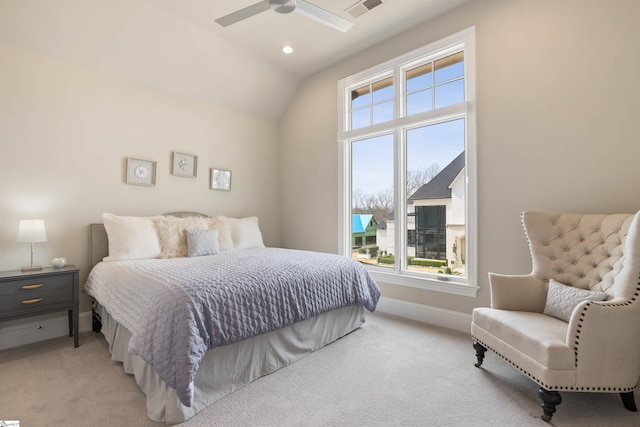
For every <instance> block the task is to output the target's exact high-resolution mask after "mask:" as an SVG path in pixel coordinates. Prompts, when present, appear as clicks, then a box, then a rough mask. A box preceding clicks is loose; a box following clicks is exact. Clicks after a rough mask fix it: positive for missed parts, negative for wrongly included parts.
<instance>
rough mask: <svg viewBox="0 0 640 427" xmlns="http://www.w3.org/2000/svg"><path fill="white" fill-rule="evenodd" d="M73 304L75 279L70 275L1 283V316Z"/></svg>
mask: <svg viewBox="0 0 640 427" xmlns="http://www.w3.org/2000/svg"><path fill="white" fill-rule="evenodd" d="M71 302H73V279H72V277H71V275H69V274H63V275H57V276H48V277H34V278H26V279H20V280H12V281H10V282H3V283H0V315H8V314H12V313H17V312H28V311H31V310H39V309H44V308H47V307H50V306H54V305H56V304H63V303H71Z"/></svg>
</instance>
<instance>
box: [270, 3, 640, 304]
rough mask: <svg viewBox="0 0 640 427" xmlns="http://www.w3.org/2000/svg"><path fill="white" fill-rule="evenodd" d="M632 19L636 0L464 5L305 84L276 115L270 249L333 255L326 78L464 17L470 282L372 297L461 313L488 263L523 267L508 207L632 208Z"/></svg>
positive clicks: (480, 300)
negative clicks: (472, 114) (277, 225)
mask: <svg viewBox="0 0 640 427" xmlns="http://www.w3.org/2000/svg"><path fill="white" fill-rule="evenodd" d="M639 17H640V2H638V1H636V0H615V1H607V2H605V1H602V0H589V1H583V0H537V1H531V0H513V1H507V0H485V1H483V0H477V1H474V2H471V3H470V4H467V5H465V6H462V7H461V8H459V9H457V10H454V11H453V12H451V13H448V14H446V15H444V16H442V17H439V18H437V19H435V20H434V21H433V22H428V23H425V24H424V25H422V26H420V27H419V28H415V29H413V30H411V31H409V32H407V33H405V34H403V35H401V36H399V37H396V38H394V39H392V40H390V41H387V42H385V43H382V44H380V45H378V46H376V47H375V48H373V49H369V50H367V51H365V52H362V53H361V54H360V55H357V56H355V57H353V58H352V59H350V60H348V61H345V62H343V63H341V64H339V65H337V66H334V67H330V68H328V69H326V70H325V71H323V72H321V73H318V74H316V75H315V76H313V77H312V78H309V79H308V80H307V81H305V82H304V84H303V85H302V86H301V87H300V89H299V90H298V92H297V94H296V96H295V98H294V99H293V101H292V103H291V104H290V106H289V109H288V110H287V112H286V114H285V117H284V119H283V121H282V130H281V132H282V139H281V148H280V159H281V162H282V163H281V164H282V173H281V176H280V180H281V205H280V208H281V214H282V216H281V218H282V219H281V224H282V227H281V241H282V244H283V245H284V246H288V247H293V248H304V249H315V250H323V251H333V252H335V251H337V247H338V244H337V243H338V242H337V230H338V223H337V218H338V200H337V195H338V152H337V146H336V133H337V112H336V111H337V100H336V99H337V81H338V80H339V79H341V78H344V77H346V76H348V75H350V74H353V73H356V72H359V71H361V70H364V69H366V68H368V67H370V66H373V65H376V64H378V63H380V62H383V61H385V60H388V59H391V58H394V57H396V56H398V55H401V54H403V53H405V52H407V51H410V50H412V49H415V48H418V47H420V46H423V45H426V44H428V43H430V42H432V41H435V40H438V39H440V38H442V37H444V36H447V35H450V34H453V33H455V32H457V31H459V30H462V29H465V28H467V27H470V26H474V25H475V26H476V44H477V119H478V126H477V130H478V192H479V195H478V225H479V245H478V252H479V253H478V256H479V281H478V284H479V286H481V289H480V291H479V292H478V295H477V298H468V297H461V296H453V295H447V294H442V293H437V292H428V291H422V290H419V289H413V288H406V287H401V286H393V285H388V284H381V287H382V289H383V295H384V296H388V297H393V298H398V299H403V300H408V301H412V302H416V303H420V304H425V305H430V306H437V307H441V308H445V309H449V310H454V311H460V312H470V311H471V309H472V308H473V307H475V306H481V305H487V304H488V303H489V291H488V287H487V279H486V276H487V272H488V271H496V272H502V273H527V272H528V271H530V258H529V255H528V250H527V246H526V241H525V239H524V236H523V234H522V230H521V225H520V221H519V213H520V212H521V211H523V210H549V211H565V212H635V211H637V210H640V192H638V191H636V190H635V189H634V188H635V186H636V184H637V183H638V182H640V168H639V167H638V165H637V163H638V159H640V144H639V143H638V126H637V123H638V113H639V112H640V109H639V108H638V100H639V99H640V84H639V83H638V76H640V55H638V52H639V51H640V42H639V41H640V26H638V25H637V22H638V18H639ZM319 224H323V226H322V227H321V226H319Z"/></svg>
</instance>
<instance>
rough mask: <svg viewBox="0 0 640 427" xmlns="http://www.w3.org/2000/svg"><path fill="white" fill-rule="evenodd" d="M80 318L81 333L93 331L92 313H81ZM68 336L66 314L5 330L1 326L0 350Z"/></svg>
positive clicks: (8, 327)
mask: <svg viewBox="0 0 640 427" xmlns="http://www.w3.org/2000/svg"><path fill="white" fill-rule="evenodd" d="M78 317H79V325H78V327H79V329H80V332H85V331H90V330H91V329H92V320H91V312H90V311H87V312H85V313H80V315H79V316H78ZM34 318H35V317H34ZM68 335H69V318H68V317H67V314H66V313H65V314H62V315H61V316H59V317H53V318H47V319H42V320H28V319H27V321H26V323H20V324H18V325H12V326H7V327H4V328H3V327H2V324H0V350H6V349H8V348H12V347H18V346H21V345H25V344H31V343H34V342H38V341H44V340H49V339H51V338H58V337H64V336H68Z"/></svg>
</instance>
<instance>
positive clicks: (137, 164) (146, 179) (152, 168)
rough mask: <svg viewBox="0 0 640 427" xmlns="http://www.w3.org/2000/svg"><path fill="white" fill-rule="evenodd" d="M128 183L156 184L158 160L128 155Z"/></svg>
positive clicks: (152, 185)
mask: <svg viewBox="0 0 640 427" xmlns="http://www.w3.org/2000/svg"><path fill="white" fill-rule="evenodd" d="M126 183H127V184H129V185H146V186H149V187H154V186H155V185H156V162H155V161H153V160H144V159H136V158H134V157H127V169H126Z"/></svg>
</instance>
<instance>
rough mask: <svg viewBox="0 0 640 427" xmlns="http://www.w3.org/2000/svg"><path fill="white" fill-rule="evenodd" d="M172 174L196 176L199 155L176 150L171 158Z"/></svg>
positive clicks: (188, 176)
mask: <svg viewBox="0 0 640 427" xmlns="http://www.w3.org/2000/svg"><path fill="white" fill-rule="evenodd" d="M171 174H172V175H175V176H186V177H187V178H195V177H196V176H197V175H198V156H194V155H193V154H185V153H178V152H177V151H174V152H173V158H172V160H171Z"/></svg>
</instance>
